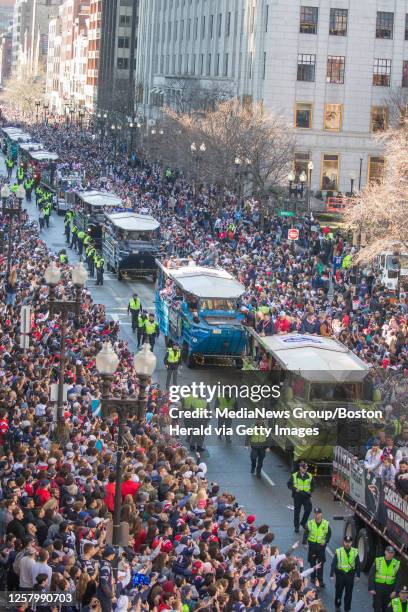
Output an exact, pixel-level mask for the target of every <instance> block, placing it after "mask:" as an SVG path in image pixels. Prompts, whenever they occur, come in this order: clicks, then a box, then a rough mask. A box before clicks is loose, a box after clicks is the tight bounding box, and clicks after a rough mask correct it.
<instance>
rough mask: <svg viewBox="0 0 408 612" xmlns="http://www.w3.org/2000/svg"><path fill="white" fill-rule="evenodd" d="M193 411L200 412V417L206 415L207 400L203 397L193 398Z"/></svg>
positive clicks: (191, 404)
mask: <svg viewBox="0 0 408 612" xmlns="http://www.w3.org/2000/svg"><path fill="white" fill-rule="evenodd" d="M190 406H191V409H192V410H198V412H199V413H200V415H203V414H204V410H205V409H206V408H207V400H205V399H202V398H201V397H193V399H192V400H191V403H190Z"/></svg>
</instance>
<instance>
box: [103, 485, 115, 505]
mask: <svg viewBox="0 0 408 612" xmlns="http://www.w3.org/2000/svg"><path fill="white" fill-rule="evenodd" d="M115 489H116V485H115V483H114V482H108V484H107V485H106V494H105V499H104V500H103V501H104V502H105V504H106V507H107V509H108V510H109V512H113V510H114V508H115Z"/></svg>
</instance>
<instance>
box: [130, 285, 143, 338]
mask: <svg viewBox="0 0 408 612" xmlns="http://www.w3.org/2000/svg"><path fill="white" fill-rule="evenodd" d="M141 308H142V303H141V301H140V298H139V296H138V294H137V293H134V294H133V296H132V297H131V298H130V300H129V304H128V309H127V313H128V315H129V314H131V315H132V332H133V333H135V331H136V330H137V318H138V316H139V313H140V310H141Z"/></svg>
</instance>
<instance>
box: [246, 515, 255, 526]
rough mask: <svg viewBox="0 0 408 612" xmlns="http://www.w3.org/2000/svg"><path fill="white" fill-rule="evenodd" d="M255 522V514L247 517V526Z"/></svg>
mask: <svg viewBox="0 0 408 612" xmlns="http://www.w3.org/2000/svg"><path fill="white" fill-rule="evenodd" d="M255 521H256V516H255V514H249V515H248V516H247V523H249V525H252V523H255Z"/></svg>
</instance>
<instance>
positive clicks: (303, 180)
mask: <svg viewBox="0 0 408 612" xmlns="http://www.w3.org/2000/svg"><path fill="white" fill-rule="evenodd" d="M299 181H300V197H301V198H302V200H303V193H304V191H305V183H306V181H307V175H306V172H305V171H304V170H303V172H302V173H301V174H300V176H299Z"/></svg>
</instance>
